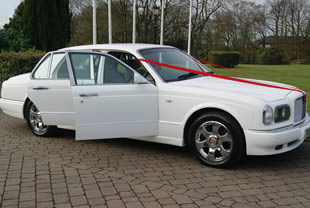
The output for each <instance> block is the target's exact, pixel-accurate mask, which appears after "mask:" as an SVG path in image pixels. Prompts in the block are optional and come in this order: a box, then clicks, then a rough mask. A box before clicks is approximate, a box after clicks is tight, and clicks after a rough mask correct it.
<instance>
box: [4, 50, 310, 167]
mask: <svg viewBox="0 0 310 208" xmlns="http://www.w3.org/2000/svg"><path fill="white" fill-rule="evenodd" d="M171 66H173V67H171ZM176 68H177V69H176ZM178 69H181V70H178ZM182 69H190V70H191V71H190V72H188V71H186V70H182ZM196 72H197V73H196ZM203 74H210V76H204V75H203ZM211 75H213V73H212V72H211V71H210V70H209V69H208V68H207V67H206V66H205V65H203V64H202V63H200V62H199V61H197V60H196V59H194V58H193V57H191V56H189V55H188V54H186V53H184V52H183V51H181V50H179V49H176V48H174V47H170V46H161V45H149V44H106V45H86V46H77V47H71V48H65V49H61V50H58V51H54V52H49V53H47V54H46V55H45V56H44V57H43V58H42V59H41V60H40V61H39V63H38V64H37V66H35V68H34V69H33V71H32V73H28V74H23V75H19V76H15V77H12V78H10V79H9V80H7V81H5V82H3V84H2V91H1V99H0V108H1V109H2V111H3V112H4V113H6V114H8V115H11V116H14V117H17V118H21V119H25V120H26V121H27V124H28V126H29V128H30V130H31V131H32V132H33V133H34V134H35V135H37V136H51V135H53V134H54V133H55V132H56V131H57V128H64V129H72V130H75V134H76V136H75V137H76V140H93V139H108V138H109V139H111V138H120V137H126V138H133V139H138V140H144V141H151V142H158V143H164V144H170V145H176V146H185V145H187V146H189V148H190V149H191V150H192V152H193V153H194V155H195V156H196V157H197V158H198V159H199V160H200V161H201V162H202V163H204V164H206V165H209V166H212V167H227V166H232V165H234V164H236V163H237V162H238V161H240V159H241V158H242V157H243V156H245V155H272V154H278V153H283V152H288V151H290V150H293V149H295V148H297V147H298V146H300V145H301V144H302V143H303V141H304V139H305V138H306V137H307V135H309V133H310V116H309V115H308V114H307V112H306V109H307V108H306V95H305V92H303V91H299V90H296V88H293V87H291V86H288V85H284V84H280V83H272V82H266V81H259V80H247V81H241V80H240V81H236V80H229V79H222V78H219V77H216V76H215V75H214V76H211ZM242 80H245V79H242ZM247 82H249V83H247ZM251 82H255V83H257V84H251ZM264 85H266V86H264ZM268 85H270V86H276V87H268Z"/></svg>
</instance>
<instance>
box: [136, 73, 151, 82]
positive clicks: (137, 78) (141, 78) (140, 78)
mask: <svg viewBox="0 0 310 208" xmlns="http://www.w3.org/2000/svg"><path fill="white" fill-rule="evenodd" d="M134 84H149V82H148V81H147V80H146V79H144V78H143V77H142V76H141V75H140V74H139V73H135V75H134Z"/></svg>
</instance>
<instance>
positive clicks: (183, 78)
mask: <svg viewBox="0 0 310 208" xmlns="http://www.w3.org/2000/svg"><path fill="white" fill-rule="evenodd" d="M195 76H200V75H199V74H194V73H187V74H182V75H181V76H178V77H177V80H185V79H187V78H190V77H195Z"/></svg>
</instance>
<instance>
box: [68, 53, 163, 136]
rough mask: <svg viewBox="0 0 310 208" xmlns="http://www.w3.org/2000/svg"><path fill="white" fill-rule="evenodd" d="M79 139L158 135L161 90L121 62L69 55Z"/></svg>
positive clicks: (102, 56) (100, 56)
mask: <svg viewBox="0 0 310 208" xmlns="http://www.w3.org/2000/svg"><path fill="white" fill-rule="evenodd" d="M67 60H68V62H69V68H70V69H71V70H72V73H71V76H74V80H73V82H74V83H73V84H72V94H73V104H74V109H75V129H76V140H88V139H104V138H119V137H139V136H156V135H157V134H158V91H157V88H156V86H154V85H153V84H151V83H149V82H148V81H147V80H145V79H144V78H143V77H142V76H141V75H139V74H138V73H136V72H135V71H134V70H132V69H131V68H129V67H128V66H127V65H125V64H124V63H122V62H121V61H119V60H118V59H116V58H114V57H112V56H110V55H106V54H103V53H96V52H67Z"/></svg>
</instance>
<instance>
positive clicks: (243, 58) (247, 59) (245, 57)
mask: <svg viewBox="0 0 310 208" xmlns="http://www.w3.org/2000/svg"><path fill="white" fill-rule="evenodd" d="M255 63H256V56H255V55H252V54H249V53H247V52H244V53H241V54H240V64H255Z"/></svg>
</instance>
